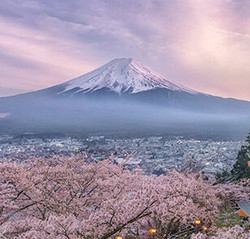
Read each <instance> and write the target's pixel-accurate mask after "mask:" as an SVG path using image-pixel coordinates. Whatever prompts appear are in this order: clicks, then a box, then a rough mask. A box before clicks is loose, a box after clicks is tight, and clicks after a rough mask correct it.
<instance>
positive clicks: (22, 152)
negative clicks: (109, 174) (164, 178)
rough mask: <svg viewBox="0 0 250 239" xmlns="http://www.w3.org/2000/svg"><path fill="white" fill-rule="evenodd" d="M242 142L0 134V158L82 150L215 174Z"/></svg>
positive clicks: (151, 166) (155, 169)
mask: <svg viewBox="0 0 250 239" xmlns="http://www.w3.org/2000/svg"><path fill="white" fill-rule="evenodd" d="M243 144H244V142H243V141H213V140H194V139H184V138H181V137H176V138H165V137H142V138H111V137H104V136H93V137H86V138H71V137H59V138H56V137H53V138H46V137H43V138H37V137H11V136H0V160H1V159H3V158H5V159H9V160H19V161H21V160H26V159H28V158H29V157H33V156H35V157H50V156H52V155H60V156H68V155H72V154H79V153H82V155H83V157H84V158H86V159H89V160H103V159H107V158H111V159H113V160H114V161H116V162H117V163H123V164H126V165H127V167H128V168H131V169H133V168H137V167H139V168H141V169H143V170H144V171H145V172H146V173H155V174H161V173H162V172H164V170H165V169H169V168H176V169H177V170H182V169H186V170H188V169H189V168H190V170H193V169H197V170H202V171H204V172H206V173H216V172H218V171H220V170H222V169H230V168H231V167H232V165H233V164H234V162H235V160H236V156H237V153H238V151H239V149H240V146H241V145H243Z"/></svg>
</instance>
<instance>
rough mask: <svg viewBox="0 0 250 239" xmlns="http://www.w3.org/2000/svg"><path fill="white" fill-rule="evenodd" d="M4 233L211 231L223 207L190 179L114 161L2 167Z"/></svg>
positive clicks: (93, 237)
mask: <svg viewBox="0 0 250 239" xmlns="http://www.w3.org/2000/svg"><path fill="white" fill-rule="evenodd" d="M0 179H1V182H0V208H1V211H0V212H1V214H0V215H1V217H0V232H1V233H2V234H4V236H5V237H6V238H84V239H97V238H98V239H106V238H114V236H115V235H118V234H123V235H126V234H129V233H136V234H137V235H138V236H140V238H147V236H148V231H149V228H150V226H156V225H157V228H158V229H159V230H158V231H157V233H158V236H163V234H166V233H169V230H168V229H169V223H170V222H175V223H176V225H178V226H179V227H180V226H182V225H185V224H190V223H191V224H193V222H194V220H195V219H200V220H202V222H203V223H204V224H206V225H210V226H212V225H213V223H214V219H215V218H216V215H217V214H218V208H219V205H220V203H221V201H220V200H219V199H218V197H217V196H216V191H215V189H214V188H213V187H212V186H211V185H208V184H206V183H204V182H203V181H202V179H196V178H194V177H193V176H191V175H184V174H181V173H178V172H176V171H169V172H168V175H167V176H159V177H156V176H147V175H143V173H142V172H141V171H134V172H130V171H128V170H126V169H124V168H123V166H122V165H115V164H113V163H112V162H111V161H109V160H105V161H99V162H92V163H88V162H85V161H83V160H81V158H77V157H75V158H52V159H32V160H30V161H28V162H23V163H19V164H18V163H15V162H6V163H1V164H0Z"/></svg>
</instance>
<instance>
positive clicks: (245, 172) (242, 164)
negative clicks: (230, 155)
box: [231, 133, 250, 180]
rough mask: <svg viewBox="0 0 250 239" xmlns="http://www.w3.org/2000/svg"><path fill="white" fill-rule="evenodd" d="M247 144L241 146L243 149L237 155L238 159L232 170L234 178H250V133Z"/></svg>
mask: <svg viewBox="0 0 250 239" xmlns="http://www.w3.org/2000/svg"><path fill="white" fill-rule="evenodd" d="M246 143H247V145H243V146H241V149H240V151H239V153H238V155H237V158H236V159H237V161H236V162H235V164H234V166H233V169H232V171H231V173H232V176H233V178H234V179H236V180H237V179H241V178H249V177H250V167H249V166H248V161H250V133H249V135H248V136H247V139H246Z"/></svg>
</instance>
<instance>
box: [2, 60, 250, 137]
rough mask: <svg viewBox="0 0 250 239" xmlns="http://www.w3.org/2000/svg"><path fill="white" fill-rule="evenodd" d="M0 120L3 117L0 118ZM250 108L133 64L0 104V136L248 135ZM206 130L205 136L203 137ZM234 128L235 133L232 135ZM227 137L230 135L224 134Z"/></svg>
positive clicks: (112, 65)
mask: <svg viewBox="0 0 250 239" xmlns="http://www.w3.org/2000/svg"><path fill="white" fill-rule="evenodd" d="M1 116H2V117H1ZM249 119H250V102H247V101H240V100H235V99H224V98H221V97H217V96H212V95H207V94H203V93H200V92H197V91H194V90H191V89H189V88H187V87H184V86H182V85H180V84H176V83H174V82H171V81H169V80H168V79H167V78H165V77H163V76H161V75H159V74H157V73H155V72H153V71H151V70H150V69H149V68H147V67H145V66H143V65H141V64H140V63H138V62H136V61H134V60H133V59H131V58H128V59H127V58H120V59H115V60H113V61H111V62H109V63H107V64H106V65H103V66H101V67H100V68H98V69H96V70H94V71H92V72H90V73H87V74H84V75H82V76H80V77H77V78H76V79H73V80H70V81H67V82H65V83H62V84H59V85H55V86H52V87H49V88H46V89H43V90H39V91H35V92H30V93H26V94H21V95H16V96H12V97H4V98H0V134H1V132H2V133H6V132H7V133H8V132H26V131H31V132H33V131H38V132H62V131H65V132H91V133H93V132H94V133H97V132H98V133H100V132H106V133H110V132H111V133H112V134H113V133H114V135H115V134H117V132H118V133H121V132H125V133H126V132H128V134H130V133H131V134H133V133H134V132H139V133H141V132H149V131H151V132H153V133H155V132H156V130H158V132H159V133H160V134H161V133H162V132H164V131H165V132H167V134H169V133H170V132H172V133H173V134H174V135H176V133H177V132H179V133H180V134H182V133H185V134H187V133H188V134H191V135H193V134H194V131H196V132H197V134H200V133H201V132H205V133H204V134H205V135H206V134H210V133H211V132H212V134H214V130H215V131H216V132H223V134H224V132H228V134H229V135H235V131H237V132H238V131H239V132H245V131H246V132H248V129H249V122H250V121H249ZM204 127H205V129H206V130H205V131H204ZM236 128H237V130H235V129H236ZM229 129H230V130H231V131H228V130H229Z"/></svg>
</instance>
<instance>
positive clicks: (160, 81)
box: [60, 58, 197, 94]
mask: <svg viewBox="0 0 250 239" xmlns="http://www.w3.org/2000/svg"><path fill="white" fill-rule="evenodd" d="M63 85H64V86H65V87H66V88H65V90H64V91H63V92H61V93H64V92H67V91H69V90H72V89H78V90H77V91H75V92H74V94H75V93H78V92H83V93H87V92H89V93H91V92H94V91H96V90H100V89H102V88H108V89H109V90H111V91H113V92H116V93H118V94H121V93H124V92H128V93H138V92H141V91H147V90H151V89H154V88H165V89H169V90H174V91H185V92H189V93H193V94H194V93H197V92H196V91H194V90H191V89H189V88H187V87H184V86H182V85H180V84H176V83H173V82H171V81H168V80H167V79H166V78H164V77H163V76H161V75H159V74H157V73H155V72H153V71H151V70H150V69H149V68H147V67H145V66H143V65H142V64H140V63H138V62H136V61H135V60H133V59H132V58H117V59H114V60H112V61H110V62H109V63H107V64H105V65H103V66H101V67H99V68H97V69H96V70H93V71H91V72H89V73H87V74H84V75H82V76H79V77H77V78H75V79H73V80H70V81H68V82H65V83H64V84H63ZM61 93H60V94H61Z"/></svg>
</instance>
